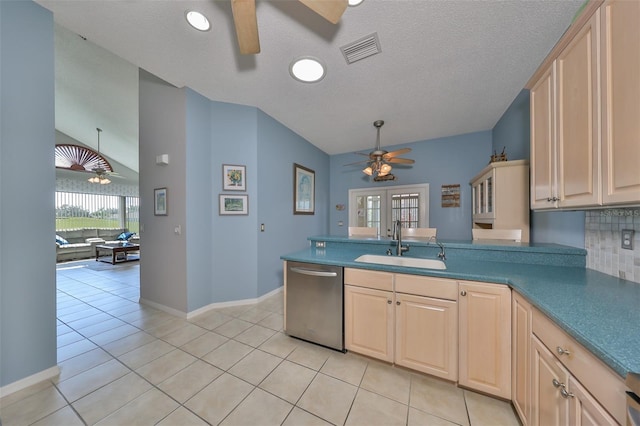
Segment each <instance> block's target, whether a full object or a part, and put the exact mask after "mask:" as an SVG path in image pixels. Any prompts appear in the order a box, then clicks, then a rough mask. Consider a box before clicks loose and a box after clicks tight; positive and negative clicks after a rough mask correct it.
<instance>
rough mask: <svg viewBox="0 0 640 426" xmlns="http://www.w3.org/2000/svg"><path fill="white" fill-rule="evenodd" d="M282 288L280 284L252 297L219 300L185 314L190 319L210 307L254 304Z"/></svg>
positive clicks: (210, 308)
mask: <svg viewBox="0 0 640 426" xmlns="http://www.w3.org/2000/svg"><path fill="white" fill-rule="evenodd" d="M283 289H284V286H280V287H278V288H276V289H275V290H271V291H270V292H269V293H266V294H263V295H262V296H260V297H257V298H254V299H243V300H233V301H231V302H219V303H211V304H210V305H207V306H203V307H202V308H198V309H196V310H195V311H191V312H189V313H188V314H187V319H191V318H194V317H197V316H198V315H202V314H204V313H206V312H209V311H211V310H212V309H219V308H227V307H229V306H243V305H255V304H256V303H260V302H262V301H263V300H265V299H267V298H269V297H271V296H273V295H275V294H278V293H280V292H281V291H282V290H283Z"/></svg>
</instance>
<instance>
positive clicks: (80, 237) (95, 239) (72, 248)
mask: <svg viewBox="0 0 640 426" xmlns="http://www.w3.org/2000/svg"><path fill="white" fill-rule="evenodd" d="M124 232H127V230H126V229H124V228H100V229H98V228H79V229H62V230H58V231H56V261H57V262H64V261H67V260H76V259H89V258H92V257H95V255H96V246H97V245H100V244H105V243H115V242H121V241H119V240H118V236H119V235H120V234H122V233H124ZM65 241H66V243H65ZM129 241H130V242H132V243H136V244H140V239H139V237H138V235H137V234H134V235H133V236H132V237H131V238H130V239H129Z"/></svg>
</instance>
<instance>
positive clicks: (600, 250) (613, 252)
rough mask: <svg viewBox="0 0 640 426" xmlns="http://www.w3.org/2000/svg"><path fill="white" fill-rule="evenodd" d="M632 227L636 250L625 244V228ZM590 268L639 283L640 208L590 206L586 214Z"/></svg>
mask: <svg viewBox="0 0 640 426" xmlns="http://www.w3.org/2000/svg"><path fill="white" fill-rule="evenodd" d="M623 229H632V230H634V231H635V232H634V234H633V250H627V249H623V248H622V230H623ZM584 238H585V248H586V249H587V268H590V269H595V270H596V271H600V272H604V273H605V274H609V275H613V276H615V277H620V278H624V279H626V280H629V281H634V282H637V283H640V208H620V209H605V210H590V211H587V212H586V217H585V232H584Z"/></svg>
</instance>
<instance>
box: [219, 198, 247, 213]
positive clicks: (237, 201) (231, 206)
mask: <svg viewBox="0 0 640 426" xmlns="http://www.w3.org/2000/svg"><path fill="white" fill-rule="evenodd" d="M219 208H220V215H221V216H227V215H228V216H237V215H248V214H249V196H248V195H246V194H238V195H235V194H220V203H219Z"/></svg>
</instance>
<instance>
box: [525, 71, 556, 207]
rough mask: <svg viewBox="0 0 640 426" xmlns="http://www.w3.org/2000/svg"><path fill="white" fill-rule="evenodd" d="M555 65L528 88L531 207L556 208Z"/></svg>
mask: <svg viewBox="0 0 640 426" xmlns="http://www.w3.org/2000/svg"><path fill="white" fill-rule="evenodd" d="M554 68H555V62H554V64H553V65H552V66H551V67H549V69H548V70H547V72H545V73H544V75H543V76H542V77H541V78H540V80H539V81H538V82H537V83H536V84H535V86H533V87H532V88H531V97H530V104H531V105H530V106H531V153H530V156H531V208H532V209H548V208H553V207H556V198H557V196H556V188H555V182H556V165H555V161H556V160H555V134H554V126H555V108H554V105H555V100H554Z"/></svg>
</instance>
